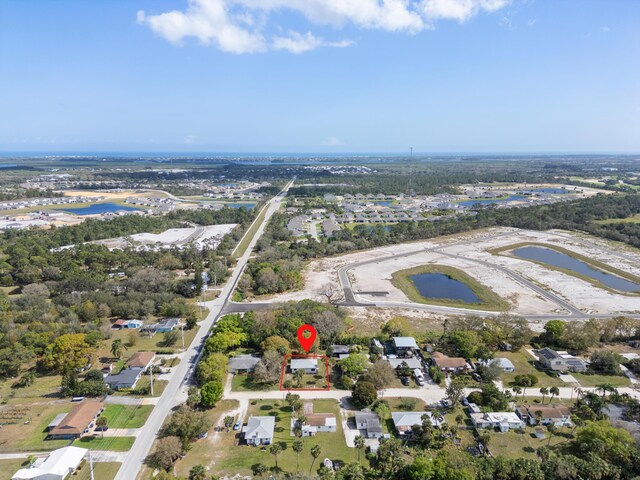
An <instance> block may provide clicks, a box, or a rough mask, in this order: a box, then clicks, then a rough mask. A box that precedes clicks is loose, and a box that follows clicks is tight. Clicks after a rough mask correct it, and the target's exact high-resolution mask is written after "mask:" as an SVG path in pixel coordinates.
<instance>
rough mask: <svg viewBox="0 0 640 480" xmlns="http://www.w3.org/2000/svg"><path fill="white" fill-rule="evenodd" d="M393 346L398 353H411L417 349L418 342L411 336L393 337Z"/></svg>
mask: <svg viewBox="0 0 640 480" xmlns="http://www.w3.org/2000/svg"><path fill="white" fill-rule="evenodd" d="M393 346H394V347H395V349H396V353H397V354H398V355H413V353H414V352H415V351H416V350H418V344H417V343H416V339H415V338H413V337H393Z"/></svg>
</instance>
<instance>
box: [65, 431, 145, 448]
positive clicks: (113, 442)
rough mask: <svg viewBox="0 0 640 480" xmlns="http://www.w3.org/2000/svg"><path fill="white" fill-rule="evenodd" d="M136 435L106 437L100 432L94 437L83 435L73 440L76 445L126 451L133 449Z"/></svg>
mask: <svg viewBox="0 0 640 480" xmlns="http://www.w3.org/2000/svg"><path fill="white" fill-rule="evenodd" d="M135 439H136V437H104V438H102V437H101V436H100V434H99V433H96V434H95V436H93V437H82V438H79V439H77V440H75V441H74V442H73V446H74V447H81V448H90V449H93V450H111V451H114V452H126V451H128V450H130V449H131V447H132V446H133V442H134V441H135Z"/></svg>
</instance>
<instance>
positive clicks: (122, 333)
mask: <svg viewBox="0 0 640 480" xmlns="http://www.w3.org/2000/svg"><path fill="white" fill-rule="evenodd" d="M197 331H198V329H197V328H194V329H192V330H185V331H184V345H185V348H186V347H187V346H189V345H190V344H191V342H192V341H193V338H194V337H195V336H196V332H197ZM132 332H133V334H135V339H136V343H135V345H132V346H127V350H125V351H124V352H123V353H122V358H123V359H125V360H126V359H127V358H129V357H130V356H131V355H133V354H134V353H135V352H147V351H148V352H151V351H156V352H157V351H169V350H171V351H173V352H176V353H177V352H180V351H181V350H182V339H181V338H180V335H178V341H177V342H176V343H175V345H172V346H169V347H166V346H164V345H163V342H164V334H163V333H156V334H155V335H154V336H153V337H149V336H148V335H140V332H139V331H138V330H135V329H125V330H114V331H113V335H112V336H111V338H110V339H109V340H107V341H105V342H104V344H103V346H102V348H100V350H99V351H98V357H99V358H109V359H110V358H111V344H112V343H113V341H114V340H115V339H117V338H119V339H121V340H122V343H124V344H125V345H127V342H128V340H129V334H131V333H132ZM178 334H180V331H178Z"/></svg>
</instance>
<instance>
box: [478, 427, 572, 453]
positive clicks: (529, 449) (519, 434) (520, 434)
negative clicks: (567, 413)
mask: <svg viewBox="0 0 640 480" xmlns="http://www.w3.org/2000/svg"><path fill="white" fill-rule="evenodd" d="M538 428H542V430H543V431H544V433H545V438H542V439H539V438H536V437H535V436H534V435H533V432H534V427H526V428H525V429H524V430H522V431H517V430H511V431H509V432H505V433H502V432H494V431H491V430H481V432H482V433H485V432H489V434H490V435H491V439H490V440H489V450H490V451H491V453H492V454H493V455H494V456H496V457H497V456H500V455H501V456H504V457H507V458H518V457H524V458H531V459H535V458H536V450H537V449H538V448H540V447H544V446H547V445H548V444H549V440H551V444H550V445H551V446H552V447H553V446H555V445H558V444H561V443H564V442H567V441H569V439H570V429H569V428H565V429H564V432H562V433H560V434H555V435H554V436H553V437H552V438H550V437H549V433H548V432H547V429H546V427H538Z"/></svg>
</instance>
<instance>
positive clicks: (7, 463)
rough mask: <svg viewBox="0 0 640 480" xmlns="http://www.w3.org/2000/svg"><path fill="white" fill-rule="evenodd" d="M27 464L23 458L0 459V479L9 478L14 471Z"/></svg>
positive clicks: (6, 479) (8, 479)
mask: <svg viewBox="0 0 640 480" xmlns="http://www.w3.org/2000/svg"><path fill="white" fill-rule="evenodd" d="M27 466H28V464H27V463H26V461H25V460H24V459H20V460H0V480H11V477H13V474H14V473H16V472H17V471H18V470H20V469H21V468H26V467H27Z"/></svg>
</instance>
